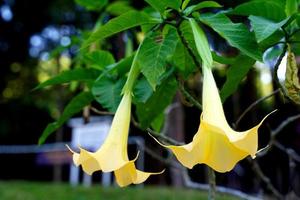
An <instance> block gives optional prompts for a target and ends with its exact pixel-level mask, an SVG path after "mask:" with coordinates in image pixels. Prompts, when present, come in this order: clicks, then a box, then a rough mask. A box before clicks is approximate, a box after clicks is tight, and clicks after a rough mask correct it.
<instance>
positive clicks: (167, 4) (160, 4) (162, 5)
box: [145, 0, 181, 13]
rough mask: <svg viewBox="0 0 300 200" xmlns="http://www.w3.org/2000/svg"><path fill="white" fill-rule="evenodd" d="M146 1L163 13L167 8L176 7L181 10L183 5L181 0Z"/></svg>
mask: <svg viewBox="0 0 300 200" xmlns="http://www.w3.org/2000/svg"><path fill="white" fill-rule="evenodd" d="M145 1H146V2H147V3H149V4H150V5H151V6H152V7H153V8H154V9H155V10H157V11H159V12H160V13H163V12H164V11H165V9H166V8H174V9H175V10H179V8H180V6H181V0H145Z"/></svg>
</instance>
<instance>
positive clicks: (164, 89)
mask: <svg viewBox="0 0 300 200" xmlns="http://www.w3.org/2000/svg"><path fill="white" fill-rule="evenodd" d="M176 89H177V83H176V80H175V78H174V77H169V78H167V79H165V80H164V81H163V82H162V83H161V85H159V86H158V87H157V90H156V91H155V92H154V93H153V95H152V96H151V97H150V98H149V99H148V100H147V101H146V102H145V103H138V104H137V110H136V112H137V116H138V120H139V122H140V124H141V126H142V127H143V128H147V127H149V126H150V124H151V123H152V122H153V120H155V119H156V118H157V117H159V115H160V114H161V113H162V112H164V109H165V108H166V107H167V106H168V105H169V104H170V103H171V102H172V100H173V97H174V95H175V93H176Z"/></svg>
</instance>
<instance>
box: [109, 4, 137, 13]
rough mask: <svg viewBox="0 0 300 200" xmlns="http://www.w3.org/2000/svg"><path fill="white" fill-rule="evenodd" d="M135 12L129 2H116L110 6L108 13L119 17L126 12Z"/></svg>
mask: <svg viewBox="0 0 300 200" xmlns="http://www.w3.org/2000/svg"><path fill="white" fill-rule="evenodd" d="M132 10H134V8H133V7H131V6H130V5H129V2H128V1H116V2H113V3H111V4H109V5H108V6H107V8H106V11H107V12H108V13H110V14H112V15H115V16H119V15H122V14H123V13H125V12H128V11H132Z"/></svg>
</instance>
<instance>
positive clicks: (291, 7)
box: [285, 0, 298, 16]
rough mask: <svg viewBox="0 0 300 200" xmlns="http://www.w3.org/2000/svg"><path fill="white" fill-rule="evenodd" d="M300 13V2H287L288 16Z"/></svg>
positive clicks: (294, 0)
mask: <svg viewBox="0 0 300 200" xmlns="http://www.w3.org/2000/svg"><path fill="white" fill-rule="evenodd" d="M297 12H298V0H286V4H285V13H286V15H287V16H291V15H293V14H294V13H297Z"/></svg>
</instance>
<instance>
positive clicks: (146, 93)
mask: <svg viewBox="0 0 300 200" xmlns="http://www.w3.org/2000/svg"><path fill="white" fill-rule="evenodd" d="M133 94H134V99H135V100H136V101H137V102H142V103H145V102H146V101H147V100H148V99H149V98H150V97H151V96H152V94H153V90H152V88H151V85H150V84H149V82H148V81H147V80H146V78H142V79H141V80H138V81H137V83H136V85H135V88H134V91H133Z"/></svg>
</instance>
